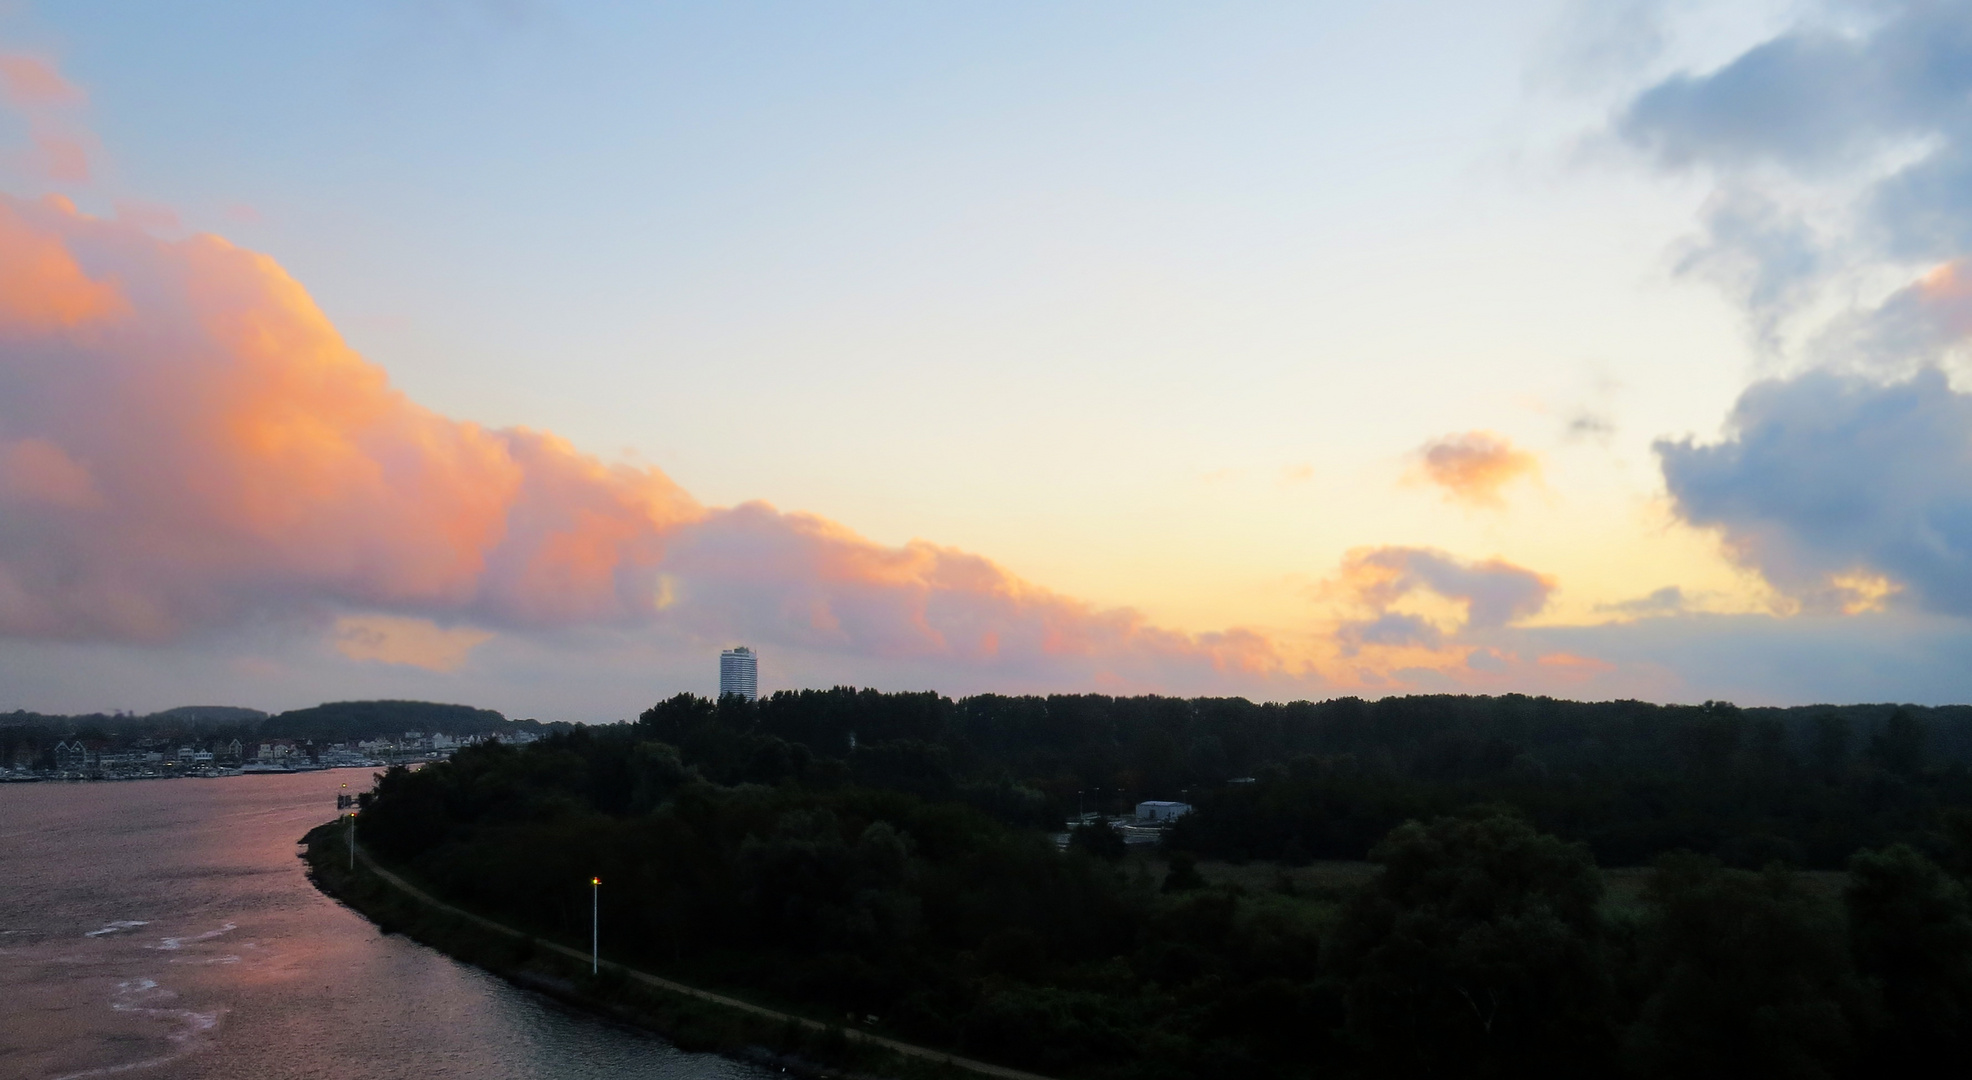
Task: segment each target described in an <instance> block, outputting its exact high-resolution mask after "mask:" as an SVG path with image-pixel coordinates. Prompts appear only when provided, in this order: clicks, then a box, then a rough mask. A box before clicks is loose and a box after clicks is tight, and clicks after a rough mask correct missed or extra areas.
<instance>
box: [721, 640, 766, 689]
mask: <svg viewBox="0 0 1972 1080" xmlns="http://www.w3.org/2000/svg"><path fill="white" fill-rule="evenodd" d="M727 694H738V695H739V696H740V697H743V698H745V699H746V700H748V701H753V700H756V699H758V698H759V696H760V657H759V655H758V654H756V653H755V652H754V651H753V650H752V649H749V648H747V647H746V646H744V645H741V646H740V647H738V648H736V649H727V650H726V651H725V652H722V653H720V654H719V696H720V697H725V696H726V695H727Z"/></svg>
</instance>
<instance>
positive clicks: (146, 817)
mask: <svg viewBox="0 0 1972 1080" xmlns="http://www.w3.org/2000/svg"><path fill="white" fill-rule="evenodd" d="M367 782H368V774H367V773H357V772H354V771H335V772H323V773H301V774H296V775H291V776H281V775H273V776H241V777H229V778H225V779H217V780H157V781H136V782H130V783H96V784H9V785H0V1076H7V1077H33V1078H55V1077H72V1078H76V1080H80V1078H83V1077H96V1076H132V1077H158V1078H160V1080H164V1078H170V1080H176V1078H179V1077H215V1078H221V1080H231V1078H237V1080H287V1078H302V1077H309V1078H313V1077H322V1078H328V1077H334V1078H337V1080H347V1078H349V1077H406V1078H410V1077H420V1078H422V1077H438V1078H450V1077H459V1078H466V1077H471V1078H475V1080H478V1078H501V1077H513V1078H517V1080H518V1078H523V1077H526V1078H532V1077H548V1078H569V1080H576V1078H582V1080H587V1078H603V1077H610V1078H618V1077H650V1078H663V1080H684V1078H711V1077H721V1078H724V1077H733V1078H738V1077H763V1076H766V1075H768V1074H767V1073H765V1072H763V1071H761V1070H758V1069H755V1068H752V1067H750V1066H745V1065H741V1064H737V1063H734V1062H730V1061H726V1060H724V1059H722V1058H717V1057H712V1056H709V1055H704V1054H686V1053H683V1052H680V1051H678V1050H677V1049H675V1048H674V1047H671V1046H670V1045H668V1044H666V1043H664V1042H663V1041H661V1040H659V1039H656V1038H653V1037H650V1036H647V1035H645V1034H643V1033H640V1032H637V1031H633V1030H629V1029H625V1028H621V1027H618V1026H615V1025H613V1024H610V1023H607V1022H604V1021H602V1020H599V1019H596V1018H593V1017H590V1016H588V1015H586V1014H581V1013H576V1012H573V1011H571V1010H567V1009H564V1008H562V1007H560V1006H558V1005H556V1004H554V1003H552V1002H549V1001H546V1000H544V999H541V998H539V997H536V996H534V995H532V994H528V993H526V992H523V991H520V990H517V989H515V988H513V987H511V986H509V985H507V984H506V983H504V982H501V981H500V980H498V979H495V978H493V977H492V976H489V975H487V974H485V973H484V972H481V971H478V970H476V969H473V968H469V967H465V966H464V965H461V964H457V963H454V962H452V961H451V960H448V959H446V958H445V957H443V956H440V955H439V954H437V953H434V952H432V951H431V950H429V949H425V948H423V947H421V946H419V945H416V944H413V943H411V942H407V941H405V940H404V939H402V938H397V937H385V936H383V935H381V934H379V933H378V932H377V931H376V930H375V928H374V927H372V926H371V925H370V924H369V923H368V922H366V921H364V920H363V919H362V918H360V917H359V916H357V915H355V914H354V913H352V912H350V911H348V910H346V909H344V908H343V907H341V906H340V905H338V904H336V903H335V902H334V901H332V900H330V899H328V898H327V897H324V896H322V895H321V894H320V893H318V892H316V891H315V889H314V887H313V886H311V885H309V884H308V881H307V879H306V878H305V877H304V876H303V874H302V870H301V864H300V860H298V859H296V858H295V846H294V840H295V838H296V837H299V836H300V835H301V834H302V833H303V832H305V831H307V830H308V828H310V827H311V826H313V825H315V824H318V823H320V822H322V821H324V820H326V819H328V818H329V817H332V816H333V815H334V813H335V794H336V792H337V791H339V790H341V785H342V784H344V783H350V784H351V786H352V787H354V786H357V785H358V784H367ZM774 1075H779V1074H778V1073H775V1074H774Z"/></svg>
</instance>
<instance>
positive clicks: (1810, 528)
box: [1656, 369, 1972, 616]
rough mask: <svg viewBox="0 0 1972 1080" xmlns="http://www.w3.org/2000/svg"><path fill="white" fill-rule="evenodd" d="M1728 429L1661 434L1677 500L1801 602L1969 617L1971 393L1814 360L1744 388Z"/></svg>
mask: <svg viewBox="0 0 1972 1080" xmlns="http://www.w3.org/2000/svg"><path fill="white" fill-rule="evenodd" d="M1730 431H1731V435H1730V437H1728V438H1726V439H1723V440H1721V441H1719V442H1716V443H1710V444H1700V443H1696V442H1694V441H1692V440H1689V439H1686V440H1683V441H1679V442H1669V441H1660V442H1659V443H1657V447H1656V449H1657V454H1658V456H1659V458H1660V460H1661V462H1662V466H1663V470H1664V478H1665V482H1666V484H1667V486H1668V487H1669V489H1670V493H1671V497H1672V499H1673V500H1674V501H1675V506H1676V509H1677V512H1678V513H1679V514H1680V515H1681V516H1682V517H1683V518H1684V519H1685V520H1686V521H1689V522H1691V523H1692V524H1694V525H1698V526H1702V527H1708V528H1714V529H1717V530H1719V532H1720V533H1721V535H1722V536H1723V537H1724V539H1725V541H1726V544H1727V547H1728V549H1729V550H1730V551H1731V552H1732V553H1733V555H1734V556H1735V557H1736V558H1738V559H1739V560H1740V561H1742V562H1743V563H1745V564H1746V565H1748V566H1750V567H1752V568H1754V569H1756V570H1758V571H1759V572H1760V573H1761V574H1762V575H1763V576H1764V577H1765V578H1766V579H1767V580H1768V581H1769V582H1771V583H1772V584H1773V585H1774V586H1775V587H1776V588H1778V589H1780V590H1781V591H1782V592H1784V593H1786V594H1788V595H1789V596H1791V597H1793V598H1795V599H1796V600H1797V601H1799V602H1801V603H1802V604H1803V605H1805V606H1807V607H1810V608H1814V609H1821V610H1846V611H1849V612H1857V611H1862V610H1872V609H1875V608H1879V607H1882V606H1883V605H1884V604H1886V603H1888V602H1891V601H1892V600H1893V599H1895V598H1897V597H1898V596H1899V594H1902V598H1903V599H1905V600H1908V601H1910V602H1913V603H1916V604H1917V605H1919V606H1921V607H1923V608H1926V609H1929V610H1932V611H1938V612H1944V613H1948V614H1952V615H1957V616H1972V395H1967V394H1962V393H1959V392H1957V391H1954V390H1953V389H1952V388H1951V386H1950V385H1949V383H1948V382H1947V381H1946V379H1945V377H1944V375H1943V374H1941V373H1940V372H1938V371H1937V370H1935V369H1929V370H1925V371H1923V372H1920V373H1919V374H1918V375H1917V376H1916V377H1914V378H1912V379H1909V380H1907V381H1904V382H1900V383H1890V384H1884V383H1880V382H1877V381H1874V380H1871V379H1867V378H1863V377H1859V376H1844V375H1838V374H1834V373H1829V372H1815V373H1810V374H1807V375H1804V376H1801V377H1799V378H1796V379H1792V380H1786V381H1772V382H1764V383H1760V384H1758V385H1755V386H1754V387H1752V388H1751V389H1749V390H1748V391H1747V392H1746V393H1745V395H1744V396H1743V397H1742V398H1741V399H1740V401H1739V404H1738V406H1737V407H1736V408H1735V409H1734V411H1733V414H1732V419H1731V424H1730Z"/></svg>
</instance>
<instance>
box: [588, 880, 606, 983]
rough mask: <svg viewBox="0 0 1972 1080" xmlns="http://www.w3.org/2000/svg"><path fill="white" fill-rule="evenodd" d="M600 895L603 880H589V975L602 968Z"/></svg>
mask: <svg viewBox="0 0 1972 1080" xmlns="http://www.w3.org/2000/svg"><path fill="white" fill-rule="evenodd" d="M602 894H603V879H602V878H599V877H592V878H590V879H589V974H591V975H594V974H595V973H596V971H597V969H598V968H600V967H601V966H602V941H603V929H602V928H603V923H602Z"/></svg>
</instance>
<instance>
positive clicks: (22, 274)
mask: <svg viewBox="0 0 1972 1080" xmlns="http://www.w3.org/2000/svg"><path fill="white" fill-rule="evenodd" d="M0 241H4V242H0V636H9V637H14V638H17V639H19V638H25V639H44V640H45V639H54V640H68V641H82V642H117V641H123V642H163V641H174V640H181V639H184V638H186V637H187V636H197V635H199V634H201V633H207V632H214V631H218V630H223V629H225V628H229V627H238V626H240V625H243V624H247V623H251V622H253V621H256V620H266V619H277V620H278V619H289V620H293V619H304V620H306V619H316V620H321V619H335V618H340V619H341V621H340V622H336V623H335V624H334V625H335V630H334V639H335V642H336V647H337V649H338V650H339V651H341V652H342V653H343V654H344V655H346V656H350V657H355V658H360V659H367V660H380V661H385V662H389V663H398V664H414V665H418V666H422V667H428V668H434V669H444V668H448V667H455V666H457V665H458V664H460V663H463V662H464V658H465V657H466V655H467V654H468V653H469V652H470V651H471V650H472V649H473V648H474V647H476V646H477V645H479V644H480V643H481V642H483V641H484V640H485V632H486V631H489V630H495V631H497V630H504V629H518V630H554V629H556V628H569V627H592V626H617V627H626V628H631V629H635V628H638V627H645V628H651V627H663V628H665V629H668V630H670V631H673V632H682V633H686V634H688V635H701V636H705V637H708V638H711V639H725V638H742V639H746V640H751V641H755V642H762V643H783V644H786V645H788V646H790V647H794V648H799V649H802V650H805V651H809V652H821V653H829V652H834V653H840V654H851V655H858V656H880V657H900V658H918V659H924V658H933V659H942V660H946V661H950V662H952V663H956V664H964V665H972V666H975V667H979V668H982V669H988V670H996V671H1004V672H1012V673H1036V674H1040V673H1056V674H1058V675H1060V676H1061V677H1062V678H1064V679H1067V678H1080V679H1083V680H1087V679H1097V680H1101V679H1111V680H1115V681H1116V683H1117V684H1118V685H1144V684H1154V683H1155V682H1156V681H1157V680H1159V679H1162V678H1165V677H1167V676H1169V677H1174V678H1175V677H1180V676H1182V674H1183V673H1185V672H1193V673H1197V672H1206V673H1213V672H1216V673H1222V674H1224V673H1235V674H1243V675H1248V676H1252V677H1260V678H1264V677H1269V676H1273V675H1279V674H1283V673H1286V672H1288V671H1290V669H1294V670H1299V668H1298V667H1297V665H1296V664H1295V663H1294V662H1293V661H1292V660H1291V658H1289V657H1285V656H1283V655H1282V654H1281V651H1280V650H1279V649H1278V648H1277V647H1276V645H1275V644H1274V643H1273V642H1272V641H1271V640H1269V639H1268V638H1266V637H1264V636H1262V635H1259V634H1257V633H1252V632H1246V631H1237V630H1235V631H1228V632H1224V633H1217V634H1186V633H1180V632H1177V631H1172V630H1168V629H1163V628H1160V627H1157V626H1155V625H1152V624H1150V623H1148V622H1147V621H1146V620H1144V619H1143V618H1142V617H1141V616H1139V615H1137V614H1136V613H1134V612H1131V611H1127V610H1117V609H1098V608H1095V607H1092V606H1090V605H1087V604H1083V603H1081V602H1078V601H1075V600H1073V599H1070V598H1067V597H1064V596H1061V595H1059V594H1056V593H1053V592H1051V591H1049V590H1046V589H1043V588H1040V587H1038V586H1035V585H1032V584H1030V583H1027V582H1024V581H1022V580H1020V579H1018V578H1016V577H1014V576H1013V575H1011V574H1009V573H1008V572H1007V571H1005V570H1004V569H1003V568H1001V567H999V566H997V565H995V564H994V563H992V562H991V561H989V560H987V559H984V558H982V557H980V556H977V555H972V554H968V553H966V552H962V551H957V550H954V549H951V548H946V547H941V546H938V545H934V544H929V543H924V542H913V543H911V544H907V545H904V546H902V547H888V546H884V545H879V544H876V543H873V542H871V541H869V540H867V539H865V538H863V537H860V536H858V535H856V534H855V533H853V532H851V531H850V530H848V529H845V528H843V527H842V526H840V525H836V524H834V523H832V522H829V521H826V520H823V519H821V518H817V517H814V516H812V515H806V514H798V513H782V512H780V511H777V510H775V509H773V508H772V507H769V506H766V505H764V504H760V503H748V504H744V505H741V506H737V507H732V508H725V509H713V508H707V507H704V506H701V505H700V504H699V503H698V502H697V501H695V500H694V499H692V498H691V497H690V496H689V495H688V494H686V493H685V492H684V491H683V490H681V489H680V488H679V487H678V486H677V485H676V484H674V483H673V482H672V481H671V480H670V479H669V478H667V477H666V476H664V475H663V474H662V473H660V472H658V471H656V470H654V469H648V468H633V467H630V466H624V465H610V464H606V463H604V462H602V461H600V460H598V459H596V458H594V457H591V456H589V455H586V454H583V453H580V452H578V451H577V450H575V449H574V448H573V447H571V446H570V445H569V444H567V443H566V442H564V441H562V440H560V439H558V438H556V437H555V436H553V435H550V434H546V433H543V432H537V431H528V430H524V429H506V430H489V429H485V428H482V427H479V426H477V425H474V424H470V423H463V422H460V421H456V420H452V419H449V418H447V417H443V416H439V415H437V414H435V413H432V412H431V411H429V410H427V409H424V408H422V407H420V406H418V405H417V404H416V403H414V402H412V401H410V400H409V399H407V398H406V397H404V395H403V394H401V393H400V392H398V391H397V390H395V389H394V388H392V387H391V386H390V384H389V382H388V380H387V379H386V378H385V377H384V375H383V373H382V372H381V371H380V370H378V369H377V368H376V367H374V366H373V365H371V364H369V363H368V362H366V361H365V360H363V359H362V358H361V357H360V356H358V355H356V354H355V353H354V352H352V351H351V350H350V349H349V348H348V347H347V346H346V345H345V344H344V343H343V341H342V339H341V338H340V337H339V336H338V335H337V333H336V331H335V329H334V328H333V327H332V326H331V325H330V324H329V322H328V320H327V319H326V318H325V317H324V316H323V315H322V313H321V312H320V311H319V310H318V309H317V308H316V307H315V305H314V304H313V302H312V301H311V300H310V299H309V297H308V296H307V294H306V293H305V292H304V291H303V290H302V288H301V287H300V286H299V285H298V284H297V283H296V282H294V281H293V280H292V279H291V278H289V277H288V276H287V275H286V274H285V273H284V272H283V271H282V270H281V269H280V267H278V266H277V265H275V264H274V262H273V261H272V260H270V259H267V258H266V257H264V256H260V255H256V254H254V253H251V252H247V251H243V250H241V249H239V248H235V247H233V246H231V245H229V244H227V243H225V242H223V241H221V240H218V239H216V238H213V237H210V236H195V237H192V238H189V239H185V240H175V241H174V240H164V239H160V238H158V237H155V236H152V235H150V234H149V233H147V232H146V231H144V229H143V228H142V227H141V222H134V221H129V220H102V219H97V218H92V217H89V216H86V215H83V214H80V213H78V212H76V210H75V209H74V208H73V207H72V206H70V205H69V204H67V203H65V202H63V201H61V200H59V199H51V200H44V201H41V202H37V203H30V202H23V201H19V200H13V199H7V198H4V197H0Z"/></svg>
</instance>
